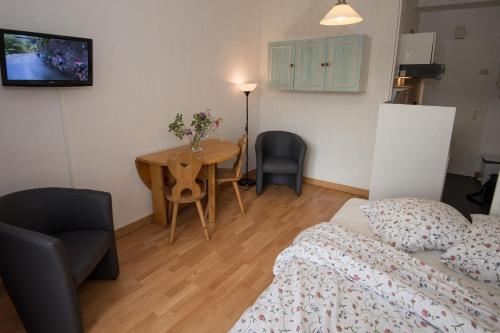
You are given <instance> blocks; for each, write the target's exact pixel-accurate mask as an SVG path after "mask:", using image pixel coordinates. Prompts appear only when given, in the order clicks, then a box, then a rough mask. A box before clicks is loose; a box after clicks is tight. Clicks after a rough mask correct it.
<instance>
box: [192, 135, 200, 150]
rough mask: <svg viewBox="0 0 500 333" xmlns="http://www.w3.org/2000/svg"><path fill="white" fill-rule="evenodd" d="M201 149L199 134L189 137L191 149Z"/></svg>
mask: <svg viewBox="0 0 500 333" xmlns="http://www.w3.org/2000/svg"><path fill="white" fill-rule="evenodd" d="M201 150H202V147H201V136H199V135H195V136H194V137H193V138H192V139H191V151H192V152H194V153H196V152H198V151H201Z"/></svg>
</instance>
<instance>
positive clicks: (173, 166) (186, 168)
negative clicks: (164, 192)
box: [167, 150, 203, 201]
mask: <svg viewBox="0 0 500 333" xmlns="http://www.w3.org/2000/svg"><path fill="white" fill-rule="evenodd" d="M167 166H168V170H169V171H170V173H171V174H172V176H174V178H175V185H174V186H173V187H172V193H171V195H172V200H173V201H178V200H180V199H181V197H182V192H183V191H185V190H189V191H191V195H192V196H199V195H200V193H201V188H200V185H198V183H196V176H198V174H199V173H200V170H201V167H202V166H203V161H202V160H201V158H199V157H196V156H195V154H194V153H193V152H191V151H189V150H188V151H182V152H179V153H176V154H175V155H174V156H173V157H172V158H171V159H169V160H168V162H167Z"/></svg>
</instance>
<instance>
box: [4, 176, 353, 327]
mask: <svg viewBox="0 0 500 333" xmlns="http://www.w3.org/2000/svg"><path fill="white" fill-rule="evenodd" d="M242 195H243V200H244V203H245V205H246V208H247V211H248V214H247V216H242V215H241V213H240V210H239V207H238V203H237V201H236V198H235V196H234V193H233V192H230V191H229V190H227V191H223V192H221V194H220V200H219V202H218V213H219V215H218V220H217V225H216V226H215V229H214V230H212V240H211V241H205V240H204V238H203V232H202V229H201V226H200V223H199V219H198V218H197V215H195V214H196V211H195V209H194V207H193V208H191V207H188V208H185V209H183V210H182V211H181V212H180V214H179V222H178V229H177V233H176V242H175V244H174V245H173V246H170V245H169V244H168V232H167V231H168V230H165V229H162V228H160V227H157V226H155V225H148V226H146V227H144V228H143V229H141V230H139V231H136V232H134V233H133V234H130V235H128V236H125V237H123V238H121V239H119V240H118V252H119V257H120V266H121V275H120V278H119V279H118V280H117V281H89V282H86V283H85V284H84V285H83V286H82V287H80V289H79V295H80V300H81V304H82V315H83V320H84V325H85V330H86V331H87V332H120V333H123V332H225V331H227V330H228V329H229V328H231V327H232V325H233V324H234V322H235V321H236V320H237V319H238V318H239V317H240V315H241V314H242V313H243V311H244V310H245V309H246V308H247V307H248V306H249V305H251V304H252V303H253V302H254V301H255V299H256V298H257V296H258V295H259V294H260V293H261V292H262V291H263V290H264V289H265V288H266V287H267V286H268V285H269V283H270V282H271V281H272V278H273V274H272V266H273V263H274V259H275V257H276V256H277V255H278V253H279V252H280V251H281V250H283V249H284V248H285V247H287V246H288V245H290V243H291V242H292V240H293V239H294V238H295V236H296V235H297V234H298V233H299V232H300V231H301V230H304V229H305V228H307V227H309V226H312V225H314V224H317V223H319V222H322V221H326V220H329V219H330V217H331V216H332V215H333V214H334V213H335V212H337V210H338V209H339V208H340V207H341V206H342V204H343V203H344V202H345V201H346V200H347V199H349V198H350V197H352V195H350V194H347V193H343V192H338V191H333V190H328V189H323V188H319V187H315V186H313V185H304V190H303V194H302V196H301V197H296V196H295V194H294V192H293V190H291V189H289V188H286V187H281V186H276V187H273V186H270V187H267V188H266V190H265V191H264V193H263V194H262V195H261V196H256V194H255V190H254V189H251V190H249V191H244V190H243V191H242ZM212 227H213V226H212ZM211 229H213V228H211ZM34 283H36V281H34ZM23 331H24V330H23V328H22V325H21V323H20V321H19V319H18V317H17V314H16V313H15V310H14V308H13V306H12V304H11V302H10V300H9V298H8V296H7V294H6V292H5V290H4V288H3V286H1V284H0V332H23Z"/></svg>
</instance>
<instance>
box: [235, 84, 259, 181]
mask: <svg viewBox="0 0 500 333" xmlns="http://www.w3.org/2000/svg"><path fill="white" fill-rule="evenodd" d="M238 88H239V89H240V91H242V92H243V93H244V94H245V96H246V97H247V122H246V126H245V132H246V133H247V137H248V95H250V93H251V92H252V91H254V90H255V88H257V83H244V84H240V85H238ZM238 184H239V185H240V186H247V187H249V186H253V185H255V179H251V178H249V177H248V140H247V161H246V176H245V178H241V179H240V181H239V182H238Z"/></svg>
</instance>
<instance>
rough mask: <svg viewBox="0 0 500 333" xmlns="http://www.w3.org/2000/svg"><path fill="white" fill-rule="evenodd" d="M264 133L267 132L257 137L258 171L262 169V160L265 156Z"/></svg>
mask: <svg viewBox="0 0 500 333" xmlns="http://www.w3.org/2000/svg"><path fill="white" fill-rule="evenodd" d="M264 134H265V133H261V134H259V135H258V136H257V138H256V139H255V161H256V169H257V172H258V171H259V170H262V160H263V157H264V145H263V143H264Z"/></svg>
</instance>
